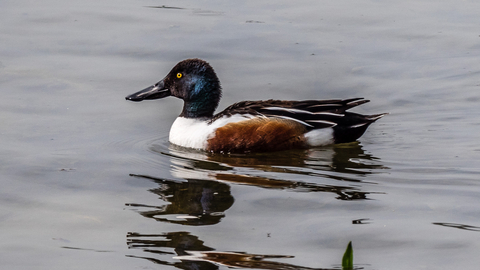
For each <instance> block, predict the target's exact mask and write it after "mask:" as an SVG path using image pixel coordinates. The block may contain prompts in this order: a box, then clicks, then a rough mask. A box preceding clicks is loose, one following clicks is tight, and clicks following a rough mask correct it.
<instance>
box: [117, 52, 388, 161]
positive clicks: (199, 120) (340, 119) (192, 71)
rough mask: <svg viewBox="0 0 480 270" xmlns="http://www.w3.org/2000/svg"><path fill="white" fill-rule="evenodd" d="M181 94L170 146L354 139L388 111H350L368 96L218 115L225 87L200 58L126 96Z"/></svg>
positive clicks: (246, 105)
mask: <svg viewBox="0 0 480 270" xmlns="http://www.w3.org/2000/svg"><path fill="white" fill-rule="evenodd" d="M169 96H173V97H177V98H180V99H182V100H183V101H184V103H183V109H182V112H181V113H180V115H179V116H178V117H177V118H176V119H175V121H174V122H173V124H172V126H171V128H170V133H169V141H170V143H172V144H175V145H178V146H182V147H186V148H193V149H198V150H203V151H207V152H214V153H250V152H271V151H282V150H289V149H295V148H312V147H321V146H326V145H331V144H340V143H349V142H354V141H356V140H357V139H358V138H360V136H362V135H363V134H364V132H365V131H366V129H367V128H368V126H369V125H370V124H372V123H373V122H375V121H377V120H378V119H380V118H382V117H383V116H384V115H386V114H385V113H381V114H374V115H362V114H358V113H353V112H349V111H348V110H349V109H351V108H354V107H356V106H359V105H362V104H365V103H367V102H369V100H366V99H364V98H350V99H329V100H301V101H290V100H273V99H270V100H258V101H241V102H238V103H235V104H233V105H230V106H228V107H227V108H226V109H225V110H223V111H221V112H219V113H216V114H215V110H216V109H217V107H218V104H219V102H220V99H221V97H222V87H221V85H220V81H219V79H218V77H217V75H216V73H215V71H214V70H213V68H212V66H211V65H210V64H209V63H208V62H206V61H204V60H201V59H198V58H194V59H186V60H183V61H181V62H179V63H177V64H176V65H175V66H174V67H173V68H172V70H171V71H170V72H169V73H168V74H167V75H166V76H165V77H164V78H163V79H162V80H160V81H159V82H157V83H156V84H154V85H152V86H149V87H147V88H145V89H143V90H140V91H138V92H136V93H133V94H131V95H129V96H126V97H125V99H126V100H129V101H135V102H139V101H143V100H154V99H162V98H165V97H169Z"/></svg>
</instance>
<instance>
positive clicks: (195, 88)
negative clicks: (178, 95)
mask: <svg viewBox="0 0 480 270" xmlns="http://www.w3.org/2000/svg"><path fill="white" fill-rule="evenodd" d="M213 75H214V76H211V79H206V78H205V77H196V78H193V79H192V83H191V84H190V85H191V86H190V87H191V88H190V89H189V91H188V93H189V95H188V97H184V98H183V101H184V104H183V110H182V113H181V114H180V116H182V117H185V118H212V117H213V113H214V112H215V109H216V108H217V106H218V103H219V102H220V98H221V96H222V90H221V87H220V82H219V81H218V79H217V77H216V75H215V74H213Z"/></svg>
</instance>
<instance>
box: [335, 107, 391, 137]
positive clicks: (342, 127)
mask: <svg viewBox="0 0 480 270" xmlns="http://www.w3.org/2000/svg"><path fill="white" fill-rule="evenodd" d="M386 114H387V113H382V114H374V115H361V114H357V113H351V112H347V113H345V117H342V118H341V120H340V121H338V123H337V125H336V126H335V127H334V128H333V131H334V139H335V143H348V142H354V141H356V140H357V139H358V138H360V137H361V136H362V135H363V133H365V131H366V130H367V128H368V126H369V125H370V124H371V123H373V122H375V121H377V120H378V119H380V118H382V117H383V116H385V115H386Z"/></svg>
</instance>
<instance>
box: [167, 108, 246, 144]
mask: <svg viewBox="0 0 480 270" xmlns="http://www.w3.org/2000/svg"><path fill="white" fill-rule="evenodd" d="M249 118H252V116H251V115H235V116H231V117H223V118H220V119H218V120H216V121H215V122H213V123H211V124H208V123H207V122H205V121H202V120H199V119H195V118H185V117H177V119H176V120H175V122H173V124H172V127H171V128H170V137H169V141H170V142H171V143H173V144H176V145H180V146H183V147H189V148H195V149H203V150H205V149H206V148H207V140H208V139H210V138H211V137H212V136H213V135H214V134H215V130H216V129H217V128H219V127H221V126H224V125H226V124H228V123H234V122H239V121H243V120H247V119H249Z"/></svg>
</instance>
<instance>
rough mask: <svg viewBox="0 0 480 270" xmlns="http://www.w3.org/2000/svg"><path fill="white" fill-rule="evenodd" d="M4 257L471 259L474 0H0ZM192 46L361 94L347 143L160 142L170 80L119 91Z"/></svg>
mask: <svg viewBox="0 0 480 270" xmlns="http://www.w3.org/2000/svg"><path fill="white" fill-rule="evenodd" d="M0 7H1V8H0V22H1V23H0V25H1V26H0V37H1V40H2V45H1V46H0V91H1V93H2V98H1V99H0V104H1V108H2V113H1V115H0V126H1V137H2V140H1V141H2V142H1V145H0V147H1V148H0V149H1V153H2V154H1V156H0V168H1V178H0V185H1V187H2V188H1V189H0V228H1V229H0V231H1V233H0V237H1V240H2V241H1V244H0V265H1V268H2V269H227V268H228V267H229V266H236V267H241V268H247V269H311V268H323V269H332V268H337V269H338V268H339V267H340V263H341V258H342V255H343V252H344V251H345V248H346V246H347V244H348V242H349V241H352V243H353V249H354V264H355V267H356V268H363V269H454V268H455V269H459V268H461V269H476V266H477V265H478V263H479V262H480V259H479V258H478V256H477V253H478V250H479V248H480V245H479V244H478V243H479V241H478V240H479V237H480V218H479V217H480V206H479V205H480V204H479V202H480V199H479V192H480V182H479V181H480V179H479V176H480V169H479V168H480V166H479V165H480V163H479V160H480V144H479V142H478V134H479V131H480V121H479V117H478V115H479V113H480V109H479V106H478V103H479V101H480V96H479V89H480V81H479V79H478V74H479V72H480V69H479V67H478V63H479V59H480V52H479V49H480V46H479V44H480V43H479V42H480V32H479V31H478V26H479V21H478V11H479V10H480V6H479V5H478V4H477V3H475V2H473V1H464V2H461V3H459V2H458V1H443V2H442V3H438V2H436V1H420V2H419V1H406V2H405V1H402V2H401V3H400V2H394V1H389V2H375V1H322V2H316V1H300V2H299V1H295V2H288V1H276V2H275V3H269V2H266V1H265V2H259V1H255V2H242V3H226V2H225V3H223V2H216V1H201V2H194V1H182V2H157V1H147V0H142V1H122V2H119V1H115V2H113V1H102V2H98V1H82V2H79V1H68V2H65V1H54V0H49V1H43V2H42V3H41V4H39V3H37V2H31V1H8V0H7V1H2V3H1V4H0ZM189 57H199V58H202V59H205V60H207V61H209V62H210V63H211V64H212V65H213V67H214V68H215V70H216V72H217V74H218V75H219V78H220V80H221V82H222V85H223V88H224V95H223V99H222V101H221V103H220V106H219V107H220V108H221V109H222V108H225V107H226V106H228V105H230V104H231V103H233V102H236V101H241V100H245V99H269V98H277V99H314V98H319V99H330V98H351V97H365V98H368V99H370V100H371V101H372V102H371V103H368V104H365V105H362V106H361V107H359V108H356V109H355V111H356V112H359V113H365V114H375V113H382V112H389V113H390V114H389V115H388V116H386V117H384V118H383V119H381V120H379V121H378V122H377V123H375V124H374V125H372V126H371V127H370V128H369V129H368V131H367V133H366V134H365V135H364V136H363V137H362V138H361V139H360V140H359V142H358V143H352V144H345V145H337V146H329V147H324V148H319V149H310V150H294V151H286V152H280V153H270V154H251V155H213V154H207V153H203V152H199V151H193V150H187V149H182V148H178V147H175V146H173V145H170V144H169V143H168V130H169V127H170V125H171V123H172V122H173V120H174V119H175V117H176V116H177V115H178V114H179V113H180V110H181V102H180V101H179V100H176V99H174V98H169V99H164V100H160V101H149V102H141V103H132V102H127V101H125V100H124V97H125V96H126V95H128V94H131V93H133V92H135V91H137V90H140V89H142V88H144V87H146V86H148V85H150V84H152V83H154V82H156V81H158V80H159V79H161V78H162V77H163V76H164V75H165V74H166V73H167V72H168V71H169V70H170V68H171V67H172V66H173V65H174V64H175V63H177V62H178V61H180V60H183V59H185V58H189Z"/></svg>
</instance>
